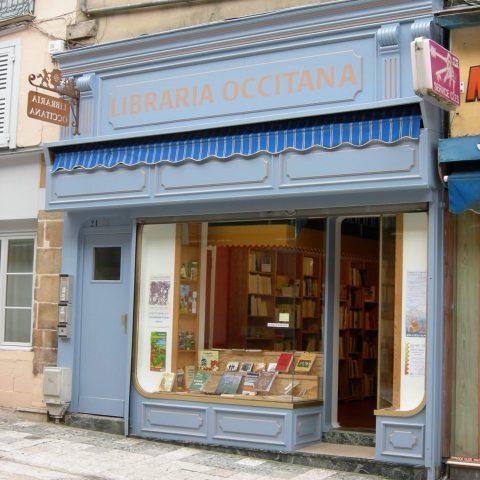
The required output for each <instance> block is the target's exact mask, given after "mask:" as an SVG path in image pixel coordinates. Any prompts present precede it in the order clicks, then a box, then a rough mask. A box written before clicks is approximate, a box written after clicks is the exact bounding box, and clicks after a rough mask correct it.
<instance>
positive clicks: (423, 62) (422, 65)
mask: <svg viewBox="0 0 480 480" xmlns="http://www.w3.org/2000/svg"><path fill="white" fill-rule="evenodd" d="M411 53H412V72H413V87H414V89H415V93H416V94H417V95H420V96H422V97H425V100H428V101H431V102H432V103H435V104H436V105H438V106H440V107H442V108H445V109H447V110H453V109H455V108H456V107H458V106H459V105H460V62H459V60H458V57H456V56H455V55H453V54H452V53H451V52H450V51H448V50H447V49H446V48H444V47H442V46H441V45H439V44H438V43H436V42H434V41H433V40H431V39H429V38H416V39H415V40H414V41H413V42H412V44H411Z"/></svg>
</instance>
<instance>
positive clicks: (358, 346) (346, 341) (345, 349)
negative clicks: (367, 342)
mask: <svg viewBox="0 0 480 480" xmlns="http://www.w3.org/2000/svg"><path fill="white" fill-rule="evenodd" d="M362 349H363V338H362V336H361V335H355V336H347V337H342V336H340V338H339V342H338V357H339V358H345V356H346V355H347V354H349V353H361V352H362V351H363V350H362Z"/></svg>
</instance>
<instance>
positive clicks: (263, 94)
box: [258, 75, 272, 97]
mask: <svg viewBox="0 0 480 480" xmlns="http://www.w3.org/2000/svg"><path fill="white" fill-rule="evenodd" d="M271 78H272V76H271V75H264V76H263V77H260V79H259V80H258V94H259V95H260V96H261V97H271V96H272V94H271V93H270V92H267V91H266V90H265V87H264V85H263V84H264V82H265V81H266V80H270V79H271Z"/></svg>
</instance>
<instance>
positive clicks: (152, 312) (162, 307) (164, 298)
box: [148, 275, 172, 327]
mask: <svg viewBox="0 0 480 480" xmlns="http://www.w3.org/2000/svg"><path fill="white" fill-rule="evenodd" d="M171 285H172V282H171V278H170V276H169V275H155V276H152V277H150V281H149V288H148V318H149V320H150V323H151V325H152V326H155V327H169V326H170V303H171V300H170V298H171V294H170V290H171Z"/></svg>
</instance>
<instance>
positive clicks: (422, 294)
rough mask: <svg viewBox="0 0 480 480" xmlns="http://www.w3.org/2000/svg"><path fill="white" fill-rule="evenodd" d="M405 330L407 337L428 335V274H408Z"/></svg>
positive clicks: (415, 272) (420, 272) (421, 272)
mask: <svg viewBox="0 0 480 480" xmlns="http://www.w3.org/2000/svg"><path fill="white" fill-rule="evenodd" d="M405 328H406V331H405V334H406V336H407V337H425V335H426V334H427V272H423V271H419V272H417V271H413V272H412V271H411V272H407V284H406V295H405Z"/></svg>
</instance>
